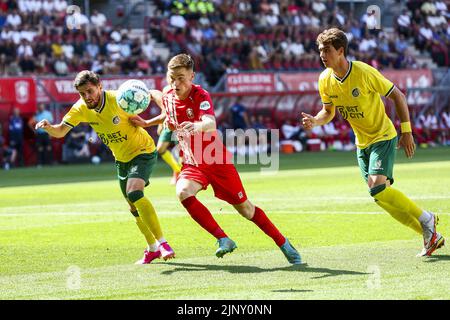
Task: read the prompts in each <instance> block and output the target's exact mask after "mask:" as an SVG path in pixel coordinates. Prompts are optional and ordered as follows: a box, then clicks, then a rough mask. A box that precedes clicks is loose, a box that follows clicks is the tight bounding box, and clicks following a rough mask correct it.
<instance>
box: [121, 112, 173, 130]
mask: <svg viewBox="0 0 450 320" xmlns="http://www.w3.org/2000/svg"><path fill="white" fill-rule="evenodd" d="M165 118H166V114H165V113H163V112H162V113H161V114H159V115H158V116H156V117H154V118H151V119H148V120H145V119H143V118H141V117H140V116H138V115H134V116H130V117H129V118H128V121H130V123H131V124H132V125H134V126H136V127H143V128H147V127H151V126H157V125H158V124H161V123H163V122H164V119H165Z"/></svg>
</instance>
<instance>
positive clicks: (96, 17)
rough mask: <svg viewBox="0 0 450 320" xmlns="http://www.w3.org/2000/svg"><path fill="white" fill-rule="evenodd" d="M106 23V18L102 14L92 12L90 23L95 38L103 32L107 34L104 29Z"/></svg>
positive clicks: (96, 11) (95, 11)
mask: <svg viewBox="0 0 450 320" xmlns="http://www.w3.org/2000/svg"><path fill="white" fill-rule="evenodd" d="M107 22H108V20H107V19H106V16H105V15H104V14H103V13H101V12H99V11H98V10H94V11H93V12H92V15H91V23H92V26H93V27H94V29H95V32H96V34H97V36H100V35H101V33H102V31H103V30H105V31H106V32H108V29H107V28H106V27H107Z"/></svg>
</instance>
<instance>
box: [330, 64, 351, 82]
mask: <svg viewBox="0 0 450 320" xmlns="http://www.w3.org/2000/svg"><path fill="white" fill-rule="evenodd" d="M352 66H353V64H352V62H351V61H349V62H348V70H347V73H346V74H345V76H344V77H343V78H342V79H341V78H339V77H338V76H337V75H336V74H335V73H334V71H333V76H334V78H335V79H336V80H337V81H339V82H340V83H344V81H345V79H347V78H348V76H349V75H350V72H352Z"/></svg>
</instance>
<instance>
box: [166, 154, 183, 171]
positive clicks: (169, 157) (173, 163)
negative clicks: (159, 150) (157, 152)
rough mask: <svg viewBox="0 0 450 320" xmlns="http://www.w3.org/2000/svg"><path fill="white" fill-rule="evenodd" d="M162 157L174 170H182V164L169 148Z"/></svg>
mask: <svg viewBox="0 0 450 320" xmlns="http://www.w3.org/2000/svg"><path fill="white" fill-rule="evenodd" d="M161 158H163V160H164V161H165V162H166V163H167V164H168V165H169V166H170V167H171V168H172V170H173V172H176V173H178V172H180V171H181V166H180V164H179V163H178V162H177V161H176V160H175V158H174V156H173V155H172V153H171V152H170V151H169V150H166V151H164V153H163V154H161Z"/></svg>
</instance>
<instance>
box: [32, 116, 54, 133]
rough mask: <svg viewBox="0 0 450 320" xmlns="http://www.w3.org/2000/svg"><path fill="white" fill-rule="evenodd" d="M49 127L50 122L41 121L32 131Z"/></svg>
mask: <svg viewBox="0 0 450 320" xmlns="http://www.w3.org/2000/svg"><path fill="white" fill-rule="evenodd" d="M50 126H51V124H50V122H48V120H47V119H44V120H41V121H39V122H38V123H36V125H35V126H34V129H35V130H37V129H47V128H49V127H50Z"/></svg>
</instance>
